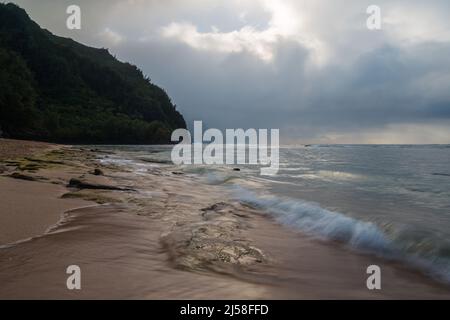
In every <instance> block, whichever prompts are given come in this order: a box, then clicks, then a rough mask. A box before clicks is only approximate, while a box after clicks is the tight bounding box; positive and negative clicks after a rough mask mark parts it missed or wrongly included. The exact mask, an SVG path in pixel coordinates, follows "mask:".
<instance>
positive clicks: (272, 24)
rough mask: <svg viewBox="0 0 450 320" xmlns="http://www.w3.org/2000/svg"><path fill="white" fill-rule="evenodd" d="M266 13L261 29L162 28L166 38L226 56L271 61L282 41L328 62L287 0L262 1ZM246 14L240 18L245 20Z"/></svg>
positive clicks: (180, 24) (185, 25)
mask: <svg viewBox="0 0 450 320" xmlns="http://www.w3.org/2000/svg"><path fill="white" fill-rule="evenodd" d="M259 2H260V4H261V6H262V7H263V8H264V10H265V11H267V12H268V13H270V16H271V18H270V21H268V27H267V28H266V29H264V30H259V29H257V28H255V27H253V26H251V25H245V26H244V27H242V28H240V29H238V30H233V31H230V32H220V30H219V29H218V28H217V27H215V26H212V27H211V29H212V31H211V32H199V31H198V28H197V27H196V26H195V25H194V24H192V23H190V22H172V23H170V24H169V25H167V26H165V27H163V28H162V35H163V36H164V37H166V38H174V39H177V40H178V41H181V42H184V43H185V44H187V45H189V46H190V47H192V48H195V49H198V50H206V51H216V52H222V53H239V52H243V51H246V52H249V53H251V54H253V55H254V56H256V57H257V58H259V59H261V60H262V61H264V62H271V61H272V60H273V58H274V54H275V50H276V47H277V44H278V42H279V41H280V40H285V39H288V40H293V41H296V42H298V43H299V44H301V45H302V46H304V47H306V48H308V49H310V50H312V51H313V57H314V61H315V62H317V63H319V64H320V63H323V62H324V60H325V46H324V44H323V43H322V42H321V41H320V40H319V39H317V38H314V37H312V36H310V35H308V34H309V32H308V33H307V32H305V30H302V25H301V21H302V17H301V15H300V13H299V12H298V10H297V11H296V10H294V8H291V7H290V5H289V4H288V3H287V2H286V1H274V0H259ZM245 16H246V13H245V12H244V13H241V14H240V15H239V17H240V18H241V20H243V21H245Z"/></svg>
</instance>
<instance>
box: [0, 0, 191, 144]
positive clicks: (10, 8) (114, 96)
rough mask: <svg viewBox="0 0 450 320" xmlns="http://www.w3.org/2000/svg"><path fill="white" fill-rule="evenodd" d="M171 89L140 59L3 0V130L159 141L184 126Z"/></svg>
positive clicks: (61, 138) (48, 137) (48, 136)
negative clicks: (70, 33)
mask: <svg viewBox="0 0 450 320" xmlns="http://www.w3.org/2000/svg"><path fill="white" fill-rule="evenodd" d="M185 127H186V124H185V121H184V119H183V117H182V115H181V114H180V113H179V112H178V111H177V110H176V108H175V106H174V105H173V104H172V102H171V100H170V98H169V97H168V95H167V94H166V92H165V91H164V90H163V89H161V88H159V87H157V86H156V85H154V84H152V83H151V82H150V80H149V79H148V78H146V77H144V75H143V74H142V72H141V71H140V70H139V69H138V68H137V67H136V66H133V65H131V64H128V63H123V62H120V61H118V60H117V59H115V58H114V57H113V56H112V55H111V54H110V53H109V52H108V50H106V49H95V48H90V47H87V46H84V45H82V44H79V43H77V42H75V41H73V40H71V39H66V38H61V37H58V36H55V35H53V34H51V33H50V32H49V31H47V30H44V29H41V28H40V27H39V25H37V24H36V23H35V22H33V21H32V20H31V19H30V18H29V17H28V15H27V13H26V12H25V11H24V10H23V9H21V8H19V7H17V6H16V5H13V4H0V132H2V135H3V136H4V137H9V138H22V139H34V140H45V141H53V142H63V143H128V144H152V143H166V142H169V141H170V133H171V131H172V130H173V129H175V128H185Z"/></svg>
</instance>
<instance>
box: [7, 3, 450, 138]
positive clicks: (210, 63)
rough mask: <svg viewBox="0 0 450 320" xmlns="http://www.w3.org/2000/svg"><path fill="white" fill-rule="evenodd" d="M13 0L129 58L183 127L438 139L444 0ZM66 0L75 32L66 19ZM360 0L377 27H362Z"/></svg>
mask: <svg viewBox="0 0 450 320" xmlns="http://www.w3.org/2000/svg"><path fill="white" fill-rule="evenodd" d="M4 2H5V1H4ZM13 2H15V3H17V4H18V5H20V6H21V7H23V8H24V9H26V10H27V11H28V13H29V14H30V16H31V17H32V18H33V19H34V20H35V21H36V22H38V23H39V24H40V25H41V26H42V27H44V28H47V29H49V30H50V31H51V32H53V33H55V34H57V35H61V36H67V37H71V38H73V39H75V40H76V41H79V42H82V43H84V44H87V45H90V46H95V47H106V48H109V49H110V52H111V53H112V54H114V55H116V56H117V58H119V59H120V60H123V61H129V62H131V63H133V64H136V65H137V66H138V67H139V68H141V69H142V70H143V71H144V73H145V74H147V75H148V76H149V77H150V78H151V79H152V81H153V82H154V83H156V84H157V85H160V86H162V87H164V88H165V89H166V91H167V92H168V94H169V95H170V96H171V98H172V100H173V102H174V103H176V104H177V106H178V109H179V110H180V111H181V112H182V113H183V115H184V116H185V118H186V120H187V122H188V123H189V124H191V125H192V121H193V120H203V122H204V124H205V126H207V127H215V128H220V129H224V128H240V127H242V128H279V129H280V135H281V139H282V141H283V142H285V143H286V142H300V143H450V1H448V0H430V1H423V0H370V1H366V0H345V1H344V0H341V1H339V0H333V1H332V0H327V1H325V0H277V1H272V0H239V1H238V0H221V1H214V0H182V1H181V0H147V1H146V0H97V1H92V0H78V1H76V0H70V1H57V0H38V1H37V0H18V1H13ZM71 4H77V5H79V6H80V7H81V11H82V29H81V30H68V29H67V28H66V19H67V15H66V13H65V12H66V8H67V6H68V5H71ZM371 4H376V5H378V6H379V7H380V8H381V14H382V26H381V30H375V31H374V30H368V29H367V27H366V20H367V17H368V14H367V13H366V9H367V7H368V6H369V5H371Z"/></svg>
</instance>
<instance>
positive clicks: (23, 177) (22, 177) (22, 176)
mask: <svg viewBox="0 0 450 320" xmlns="http://www.w3.org/2000/svg"><path fill="white" fill-rule="evenodd" d="M9 177H11V178H14V179H19V180H26V181H36V180H37V179H36V178H35V177H32V176H27V175H25V174H22V173H19V172H13V173H12V174H10V175H9Z"/></svg>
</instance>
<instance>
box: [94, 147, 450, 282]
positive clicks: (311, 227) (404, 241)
mask: <svg viewBox="0 0 450 320" xmlns="http://www.w3.org/2000/svg"><path fill="white" fill-rule="evenodd" d="M102 148H104V149H108V150H115V151H118V150H120V153H119V154H116V155H115V156H112V157H110V158H108V159H105V160H104V161H119V162H120V161H128V162H127V164H128V165H129V164H130V163H129V161H130V160H124V159H125V158H126V159H134V160H133V163H134V166H135V168H136V172H139V170H146V168H147V166H148V164H149V163H155V162H156V163H158V164H160V165H170V163H171V161H170V151H171V146H120V147H117V146H116V147H105V146H103V147H102ZM234 168H239V169H240V171H235V170H233V169H234ZM177 170H180V171H183V172H184V173H185V174H193V175H198V176H201V177H202V178H203V179H204V180H205V181H206V182H207V183H210V184H220V185H223V186H224V187H225V188H228V189H229V190H230V191H231V193H232V194H233V195H234V197H235V199H236V200H238V201H241V202H243V203H246V204H249V205H252V206H254V207H257V208H260V209H261V210H263V211H264V212H266V213H267V214H268V215H269V216H271V217H273V218H274V219H275V220H276V221H278V222H279V223H281V224H283V225H285V226H286V227H287V228H293V229H295V230H298V231H299V232H302V233H304V234H306V235H309V236H310V237H313V238H317V239H320V240H325V241H333V242H338V243H341V244H342V245H343V246H346V247H348V249H349V250H355V251H358V252H362V253H367V254H373V255H376V256H380V257H383V258H386V259H390V260H395V261H400V262H403V263H405V264H407V265H409V266H413V267H415V268H419V269H421V270H422V271H424V272H425V273H427V274H429V275H430V276H432V277H434V278H436V279H438V280H441V281H444V282H450V145H311V146H303V145H301V146H283V147H281V148H280V170H279V172H278V174H277V175H274V176H261V175H260V170H259V168H258V167H257V166H249V165H234V166H226V165H221V166H218V165H209V166H207V165H195V166H194V165H185V166H180V167H179V168H177Z"/></svg>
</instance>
